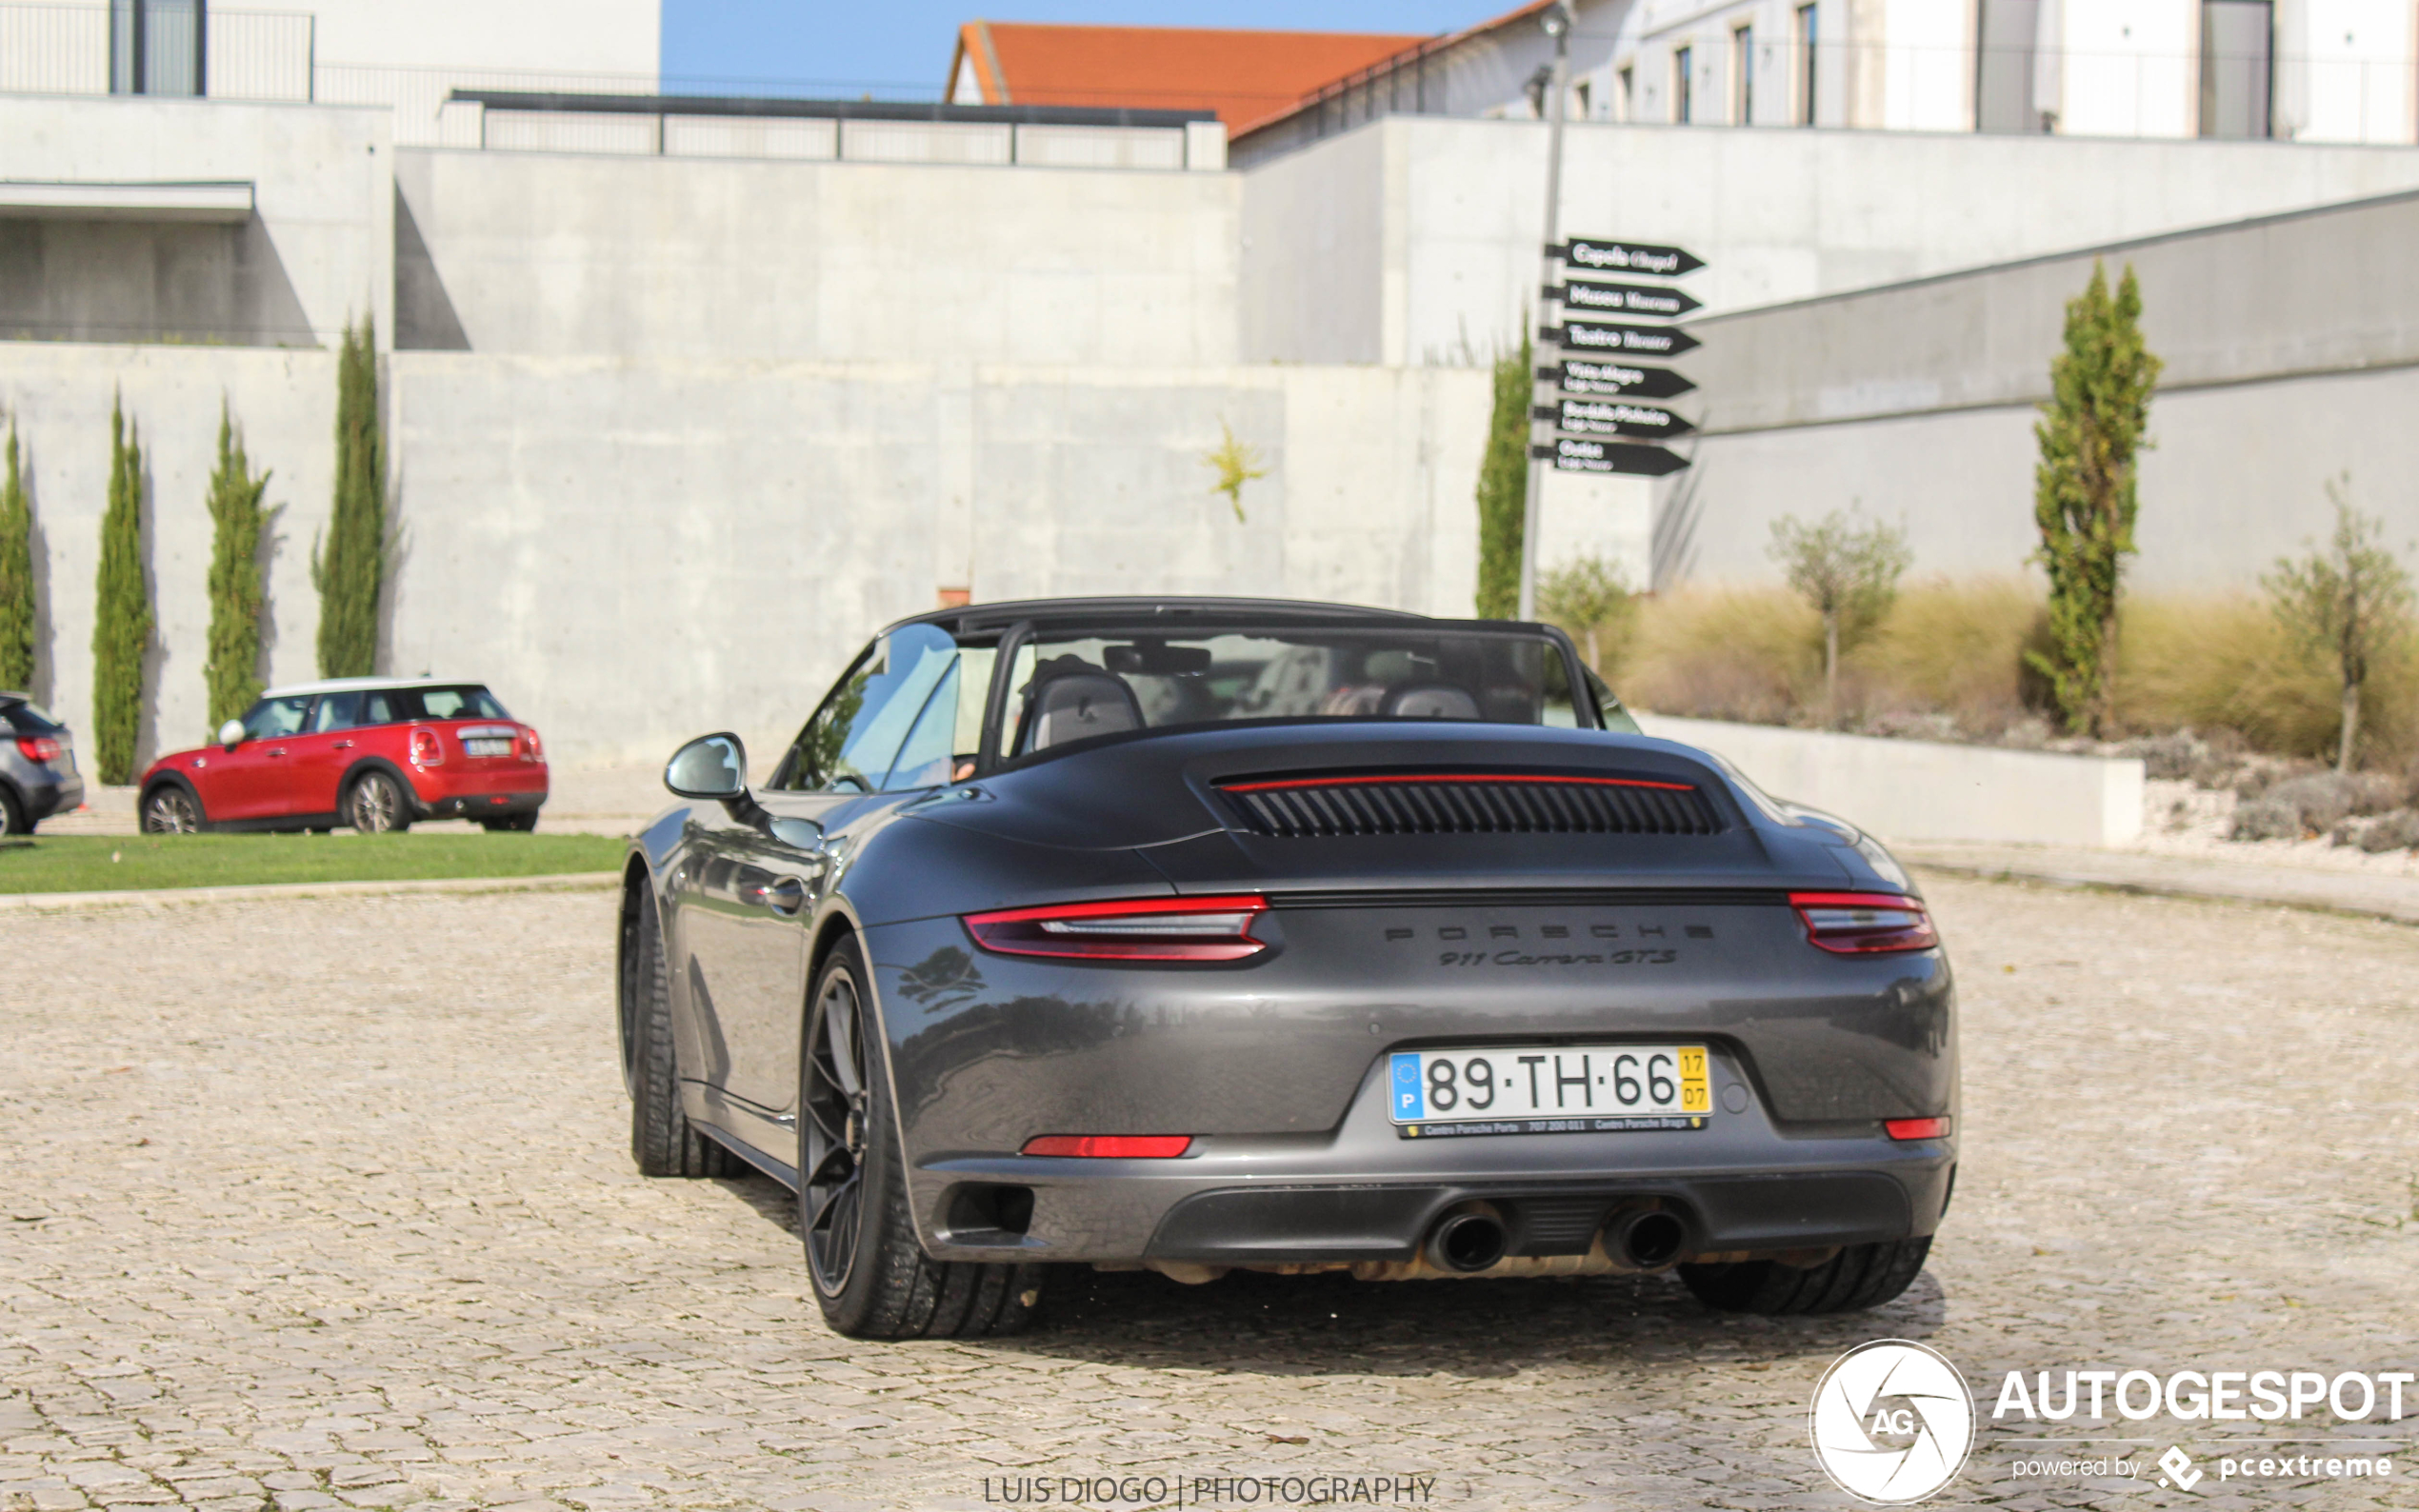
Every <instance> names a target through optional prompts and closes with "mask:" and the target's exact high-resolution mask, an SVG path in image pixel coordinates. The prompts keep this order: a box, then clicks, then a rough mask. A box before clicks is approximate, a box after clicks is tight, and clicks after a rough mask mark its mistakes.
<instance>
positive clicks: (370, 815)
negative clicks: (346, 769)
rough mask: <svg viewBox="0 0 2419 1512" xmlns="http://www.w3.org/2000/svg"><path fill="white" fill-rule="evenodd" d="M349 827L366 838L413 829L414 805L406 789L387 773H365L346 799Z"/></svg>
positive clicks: (346, 819)
mask: <svg viewBox="0 0 2419 1512" xmlns="http://www.w3.org/2000/svg"><path fill="white" fill-rule="evenodd" d="M345 823H347V824H349V825H350V826H352V827H353V828H355V829H358V830H360V831H361V832H362V833H363V834H365V835H380V834H386V833H389V832H390V831H393V830H402V829H410V827H411V805H410V801H409V800H408V799H406V798H405V797H404V795H403V785H402V784H401V783H398V782H396V781H395V780H394V779H393V778H391V777H390V776H388V775H387V774H386V773H385V772H364V773H362V774H361V777H360V779H359V780H358V781H356V782H355V783H354V784H353V785H352V790H351V791H350V792H349V793H347V794H346V795H345Z"/></svg>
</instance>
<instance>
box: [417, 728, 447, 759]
mask: <svg viewBox="0 0 2419 1512" xmlns="http://www.w3.org/2000/svg"><path fill="white" fill-rule="evenodd" d="M444 764H445V746H443V745H442V744H440V743H439V741H438V740H437V732H436V731H435V730H432V729H428V728H426V727H423V728H419V729H415V730H413V731H412V732H411V765H412V766H443V765H444Z"/></svg>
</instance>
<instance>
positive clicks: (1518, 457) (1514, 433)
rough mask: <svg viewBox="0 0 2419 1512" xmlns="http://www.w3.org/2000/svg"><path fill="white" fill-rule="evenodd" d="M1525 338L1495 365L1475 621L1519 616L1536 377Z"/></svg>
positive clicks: (1482, 468) (1482, 469)
mask: <svg viewBox="0 0 2419 1512" xmlns="http://www.w3.org/2000/svg"><path fill="white" fill-rule="evenodd" d="M1533 360H1534V359H1533V358H1532V357H1531V356H1530V354H1529V337H1528V335H1527V334H1526V333H1525V332H1524V333H1523V334H1522V336H1521V338H1520V350H1519V351H1518V352H1517V353H1515V354H1512V355H1509V356H1505V357H1500V358H1497V359H1496V362H1495V413H1494V418H1493V419H1492V420H1491V421H1490V422H1489V425H1488V428H1487V455H1486V457H1485V459H1484V460H1483V461H1481V462H1480V463H1479V466H1478V617H1479V618H1480V619H1482V620H1509V619H1510V618H1511V617H1512V616H1514V615H1516V614H1518V613H1519V612H1520V547H1521V537H1522V535H1523V534H1524V533H1525V532H1526V530H1527V528H1528V520H1527V518H1526V514H1527V510H1528V507H1529V407H1530V405H1531V404H1532V403H1533V402H1534V401H1533V398H1532V396H1533V395H1534V393H1535V391H1536V384H1537V380H1536V378H1535V377H1534V376H1533V375H1532V374H1531V373H1530V372H1529V364H1530V362H1532V361H1533Z"/></svg>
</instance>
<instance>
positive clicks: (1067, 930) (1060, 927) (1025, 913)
mask: <svg viewBox="0 0 2419 1512" xmlns="http://www.w3.org/2000/svg"><path fill="white" fill-rule="evenodd" d="M1268 907H1269V900H1268V899H1266V898H1261V897H1257V896H1247V897H1233V898H1134V899H1126V900H1121V901H1119V902H1115V903H1069V904H1057V905H1051V906H1049V907H1043V908H1002V909H1000V910H998V911H997V912H994V913H970V914H968V915H967V916H966V927H967V929H968V930H969V931H970V933H971V934H972V935H973V936H974V941H975V943H976V944H977V945H981V946H982V947H983V948H984V949H986V950H995V951H997V952H999V953H1000V954H1001V955H1010V956H1050V957H1054V958H1057V959H1059V960H1065V961H1240V960H1243V959H1244V958H1245V957H1247V956H1255V955H1258V954H1259V953H1260V952H1261V951H1263V950H1266V949H1267V948H1269V946H1268V944H1267V943H1266V942H1265V941H1260V940H1254V939H1253V938H1251V922H1252V920H1253V919H1255V918H1256V917H1258V916H1259V915H1260V914H1262V913H1265V912H1267V911H1268Z"/></svg>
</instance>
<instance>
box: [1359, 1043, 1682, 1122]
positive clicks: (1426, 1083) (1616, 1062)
mask: <svg viewBox="0 0 2419 1512" xmlns="http://www.w3.org/2000/svg"><path fill="white" fill-rule="evenodd" d="M1387 1093H1388V1095H1387V1116H1388V1117H1389V1119H1391V1120H1392V1121H1393V1124H1394V1126H1395V1130H1396V1132H1398V1133H1400V1134H1401V1135H1403V1136H1404V1137H1405V1138H1407V1139H1411V1138H1419V1137H1422V1136H1449V1135H1465V1134H1587V1133H1611V1132H1615V1131H1619V1130H1625V1129H1687V1128H1703V1127H1705V1126H1706V1124H1708V1123H1709V1121H1710V1120H1711V1119H1712V1116H1713V1087H1712V1084H1711V1082H1710V1081H1709V1079H1708V1077H1707V1064H1706V1056H1705V1046H1704V1045H1702V1044H1558V1045H1547V1046H1542V1047H1541V1046H1537V1045H1519V1046H1490V1047H1482V1048H1474V1049H1454V1050H1398V1051H1396V1052H1395V1053H1394V1054H1393V1055H1391V1056H1390V1057H1389V1058H1388V1066H1387Z"/></svg>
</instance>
